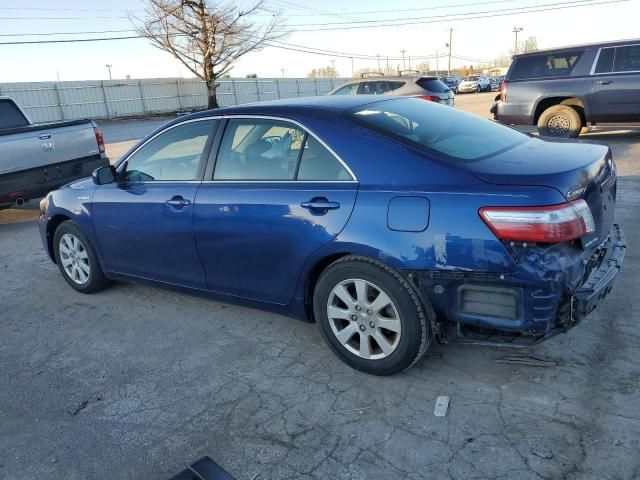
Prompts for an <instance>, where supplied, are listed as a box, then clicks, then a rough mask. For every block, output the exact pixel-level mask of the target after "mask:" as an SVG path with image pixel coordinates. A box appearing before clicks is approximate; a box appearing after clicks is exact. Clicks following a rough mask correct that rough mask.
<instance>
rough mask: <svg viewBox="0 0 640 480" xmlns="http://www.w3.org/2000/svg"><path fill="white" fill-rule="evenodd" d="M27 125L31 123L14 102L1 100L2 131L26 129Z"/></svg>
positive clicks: (0, 121) (0, 117)
mask: <svg viewBox="0 0 640 480" xmlns="http://www.w3.org/2000/svg"><path fill="white" fill-rule="evenodd" d="M27 125H29V122H28V121H27V119H26V118H24V115H22V113H21V112H20V110H19V109H18V107H16V106H15V105H14V103H13V102H11V101H9V100H0V129H2V128H15V127H24V126H27Z"/></svg>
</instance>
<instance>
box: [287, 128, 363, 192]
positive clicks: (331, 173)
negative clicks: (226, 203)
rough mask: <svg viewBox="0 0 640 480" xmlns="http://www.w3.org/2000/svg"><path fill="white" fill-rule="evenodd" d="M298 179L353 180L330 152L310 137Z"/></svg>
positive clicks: (306, 144)
mask: <svg viewBox="0 0 640 480" xmlns="http://www.w3.org/2000/svg"><path fill="white" fill-rule="evenodd" d="M297 179H298V180H307V181H310V180H317V181H343V180H351V175H350V174H349V172H347V170H346V169H345V168H344V167H343V166H342V164H341V163H340V162H339V161H338V159H337V158H336V157H334V156H333V154H332V153H331V152H330V151H329V150H327V149H326V148H325V147H324V146H323V145H322V144H321V143H320V142H319V141H318V140H316V139H315V138H314V137H312V136H311V135H308V136H307V139H306V141H305V145H304V150H303V151H302V158H301V159H300V168H299V170H298V177H297Z"/></svg>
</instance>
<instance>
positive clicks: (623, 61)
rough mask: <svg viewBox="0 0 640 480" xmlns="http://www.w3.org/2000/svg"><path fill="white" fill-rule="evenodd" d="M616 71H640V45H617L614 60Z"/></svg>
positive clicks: (614, 69)
mask: <svg viewBox="0 0 640 480" xmlns="http://www.w3.org/2000/svg"><path fill="white" fill-rule="evenodd" d="M613 71H614V72H637V71H640V45H630V46H628V47H617V48H616V56H615V60H614V62H613Z"/></svg>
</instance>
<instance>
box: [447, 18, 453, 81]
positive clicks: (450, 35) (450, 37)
mask: <svg viewBox="0 0 640 480" xmlns="http://www.w3.org/2000/svg"><path fill="white" fill-rule="evenodd" d="M452 43H453V28H450V29H449V43H448V44H447V47H449V65H448V66H447V75H451V44H452Z"/></svg>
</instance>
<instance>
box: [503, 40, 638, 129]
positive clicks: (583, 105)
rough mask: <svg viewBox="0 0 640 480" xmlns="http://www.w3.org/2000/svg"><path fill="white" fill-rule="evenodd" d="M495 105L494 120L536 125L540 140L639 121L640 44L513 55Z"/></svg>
mask: <svg viewBox="0 0 640 480" xmlns="http://www.w3.org/2000/svg"><path fill="white" fill-rule="evenodd" d="M496 100H497V103H496V104H494V106H493V107H492V109H491V112H492V113H493V114H494V117H495V118H496V119H497V120H499V121H501V122H503V123H508V124H515V125H537V126H538V131H539V132H540V134H541V135H549V136H555V137H577V136H578V135H579V134H580V133H584V132H586V131H587V130H588V129H589V127H591V126H593V125H598V124H600V123H620V124H625V123H637V122H640V40H629V41H620V42H607V43H599V44H591V45H580V46H575V47H571V48H562V49H554V50H547V51H543V52H541V51H538V52H534V53H525V54H521V55H516V56H515V57H514V60H513V63H512V64H511V67H510V68H509V71H508V72H507V75H506V77H505V81H504V83H503V86H502V93H501V94H500V97H498V98H496Z"/></svg>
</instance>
